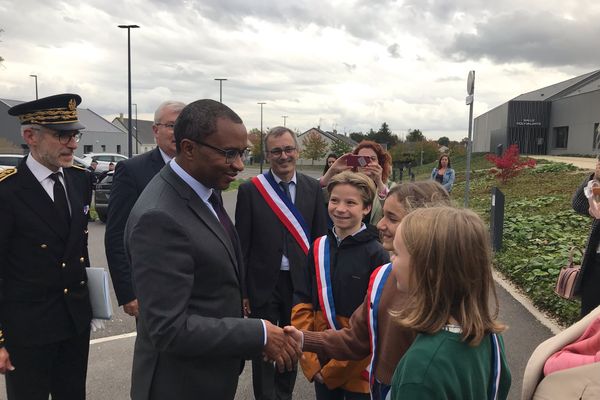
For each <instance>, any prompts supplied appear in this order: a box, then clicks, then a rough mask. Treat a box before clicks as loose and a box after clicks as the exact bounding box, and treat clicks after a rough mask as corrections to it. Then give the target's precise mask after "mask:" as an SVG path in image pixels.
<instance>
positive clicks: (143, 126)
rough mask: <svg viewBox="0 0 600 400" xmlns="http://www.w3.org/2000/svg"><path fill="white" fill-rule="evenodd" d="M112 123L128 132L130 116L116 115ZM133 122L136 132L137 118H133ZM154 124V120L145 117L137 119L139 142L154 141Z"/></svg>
mask: <svg viewBox="0 0 600 400" xmlns="http://www.w3.org/2000/svg"><path fill="white" fill-rule="evenodd" d="M112 123H113V125H115V126H117V127H118V128H119V129H122V130H124V131H125V132H127V129H129V128H128V125H129V118H121V117H116V118H115V119H113V121H112ZM131 123H132V126H133V129H134V132H135V126H136V120H135V119H132V120H131ZM152 125H154V121H148V120H144V119H138V120H137V134H138V142H140V143H142V144H147V143H154V131H152Z"/></svg>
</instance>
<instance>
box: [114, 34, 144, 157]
mask: <svg viewBox="0 0 600 400" xmlns="http://www.w3.org/2000/svg"><path fill="white" fill-rule="evenodd" d="M119 28H122V29H127V108H128V111H129V118H128V122H129V123H128V126H127V144H128V146H129V149H128V150H127V154H128V156H129V158H131V156H132V155H133V154H132V153H133V151H132V150H133V148H132V132H131V131H132V128H131V29H134V28H139V25H119Z"/></svg>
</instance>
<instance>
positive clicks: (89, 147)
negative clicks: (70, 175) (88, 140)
mask: <svg viewBox="0 0 600 400" xmlns="http://www.w3.org/2000/svg"><path fill="white" fill-rule="evenodd" d="M93 152H94V146H92V145H91V144H84V145H83V154H88V153H93Z"/></svg>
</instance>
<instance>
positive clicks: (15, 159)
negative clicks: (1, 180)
mask: <svg viewBox="0 0 600 400" xmlns="http://www.w3.org/2000/svg"><path fill="white" fill-rule="evenodd" d="M23 157H25V156H24V155H22V154H0V172H2V171H3V170H4V169H6V168H10V167H16V166H17V165H19V163H20V162H21V160H22V159H23Z"/></svg>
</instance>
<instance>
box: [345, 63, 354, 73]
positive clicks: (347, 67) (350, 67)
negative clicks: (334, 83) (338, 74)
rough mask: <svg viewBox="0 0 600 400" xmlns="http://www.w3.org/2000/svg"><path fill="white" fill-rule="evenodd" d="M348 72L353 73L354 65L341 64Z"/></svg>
mask: <svg viewBox="0 0 600 400" xmlns="http://www.w3.org/2000/svg"><path fill="white" fill-rule="evenodd" d="M342 64H344V66H345V67H346V70H347V71H348V72H353V71H354V70H355V69H356V64H348V63H342Z"/></svg>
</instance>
